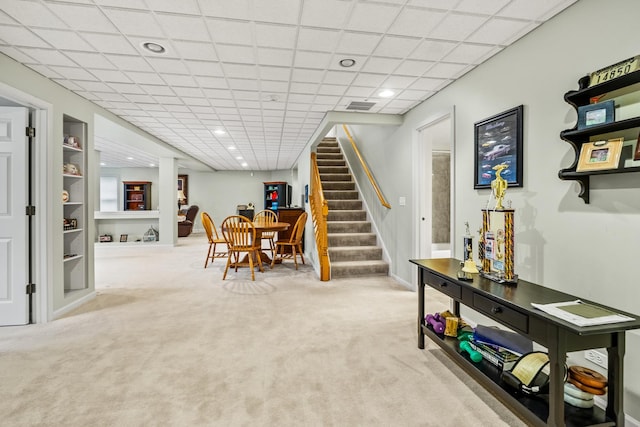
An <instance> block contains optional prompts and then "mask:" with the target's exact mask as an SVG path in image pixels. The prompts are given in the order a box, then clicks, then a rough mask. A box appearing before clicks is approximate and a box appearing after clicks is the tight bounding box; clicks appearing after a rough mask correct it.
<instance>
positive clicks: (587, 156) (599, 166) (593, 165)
mask: <svg viewBox="0 0 640 427" xmlns="http://www.w3.org/2000/svg"><path fill="white" fill-rule="evenodd" d="M623 142H624V138H614V139H610V140H608V141H595V142H585V143H584V144H582V148H581V149H580V159H579V160H578V166H577V167H576V172H585V171H595V170H607V169H616V168H617V167H618V162H619V161H620V153H621V152H622V143H623Z"/></svg>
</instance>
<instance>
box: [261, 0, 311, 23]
mask: <svg viewBox="0 0 640 427" xmlns="http://www.w3.org/2000/svg"><path fill="white" fill-rule="evenodd" d="M301 4H302V1H301V0H280V1H277V2H264V1H262V2H253V16H252V18H253V19H254V20H255V21H261V22H277V23H280V24H292V25H296V24H297V23H298V16H299V14H300V8H301Z"/></svg>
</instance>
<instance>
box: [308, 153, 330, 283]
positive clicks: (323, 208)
mask: <svg viewBox="0 0 640 427" xmlns="http://www.w3.org/2000/svg"><path fill="white" fill-rule="evenodd" d="M316 157H317V156H316V153H311V191H310V194H309V204H310V205H311V219H312V220H313V231H314V235H315V238H316V248H317V250H318V261H319V263H320V280H321V281H323V282H326V281H328V280H329V279H330V278H331V264H330V262H329V237H328V235H327V217H328V216H329V202H327V200H326V199H325V198H324V192H323V191H322V182H321V181H320V172H319V170H318V161H317V158H316Z"/></svg>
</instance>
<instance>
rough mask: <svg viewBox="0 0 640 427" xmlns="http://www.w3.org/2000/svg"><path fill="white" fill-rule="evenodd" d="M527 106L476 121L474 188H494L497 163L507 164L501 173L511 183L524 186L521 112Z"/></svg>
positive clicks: (511, 184) (520, 106)
mask: <svg viewBox="0 0 640 427" xmlns="http://www.w3.org/2000/svg"><path fill="white" fill-rule="evenodd" d="M523 112H524V106H523V105H519V106H517V107H515V108H512V109H510V110H507V111H504V112H502V113H500V114H496V115H495V116H493V117H489V118H488V119H484V120H482V121H479V122H477V123H475V124H474V149H475V155H474V160H475V162H474V165H473V167H474V177H475V178H474V183H473V188H475V189H482V188H491V181H493V180H494V179H495V177H496V171H495V169H494V167H495V166H497V165H501V164H506V165H507V167H506V168H505V169H504V170H503V171H502V173H501V175H500V176H502V178H504V179H505V180H506V181H507V184H508V186H509V187H522V145H523V141H522V115H523Z"/></svg>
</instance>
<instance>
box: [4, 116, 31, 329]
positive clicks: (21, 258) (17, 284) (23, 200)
mask: <svg viewBox="0 0 640 427" xmlns="http://www.w3.org/2000/svg"><path fill="white" fill-rule="evenodd" d="M27 117H28V111H27V109H26V108H18V107H0V325H3V326H5V325H24V324H26V323H28V321H29V304H28V295H27V294H26V286H27V280H28V274H27V273H28V271H27V270H28V260H27V250H28V236H29V233H28V229H27V225H28V223H27V215H26V213H25V209H26V206H27V178H28V177H27V143H28V139H27V137H26V136H25V135H26V134H25V129H26V128H27V123H28V118H27Z"/></svg>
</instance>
